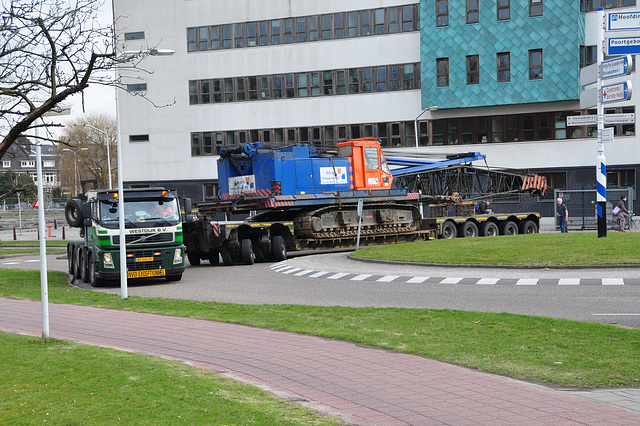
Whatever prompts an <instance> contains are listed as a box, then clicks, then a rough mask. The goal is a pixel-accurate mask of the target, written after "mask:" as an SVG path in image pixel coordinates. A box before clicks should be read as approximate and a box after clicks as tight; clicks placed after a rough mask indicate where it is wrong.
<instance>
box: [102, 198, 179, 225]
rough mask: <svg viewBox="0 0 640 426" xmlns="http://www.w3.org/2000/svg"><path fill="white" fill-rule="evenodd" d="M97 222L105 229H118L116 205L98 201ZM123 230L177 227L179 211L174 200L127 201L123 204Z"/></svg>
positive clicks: (110, 202)
mask: <svg viewBox="0 0 640 426" xmlns="http://www.w3.org/2000/svg"><path fill="white" fill-rule="evenodd" d="M99 214H100V217H99V218H98V220H99V222H100V223H101V224H102V225H103V226H104V227H105V228H112V229H117V228H118V203H117V202H116V203H114V202H112V201H102V200H101V201H100V212H99ZM124 222H125V228H149V227H154V226H167V225H177V224H178V223H179V222H180V210H179V208H178V201H177V199H175V198H171V199H164V200H128V199H125V203H124Z"/></svg>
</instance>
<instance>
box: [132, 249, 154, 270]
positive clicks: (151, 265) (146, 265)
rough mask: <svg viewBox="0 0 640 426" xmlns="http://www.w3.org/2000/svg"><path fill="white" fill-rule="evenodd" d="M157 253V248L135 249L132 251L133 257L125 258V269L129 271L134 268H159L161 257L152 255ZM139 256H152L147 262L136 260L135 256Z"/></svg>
mask: <svg viewBox="0 0 640 426" xmlns="http://www.w3.org/2000/svg"><path fill="white" fill-rule="evenodd" d="M154 253H157V250H145V251H136V252H134V253H133V258H128V259H127V269H128V270H130V271H136V270H145V269H161V268H162V257H161V256H154V255H153V254H154ZM141 257H153V260H152V261H148V262H136V261H135V259H136V258H141Z"/></svg>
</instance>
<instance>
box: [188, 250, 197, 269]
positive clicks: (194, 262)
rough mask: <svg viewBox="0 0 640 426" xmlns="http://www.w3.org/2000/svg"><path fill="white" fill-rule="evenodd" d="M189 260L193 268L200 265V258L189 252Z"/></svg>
mask: <svg viewBox="0 0 640 426" xmlns="http://www.w3.org/2000/svg"><path fill="white" fill-rule="evenodd" d="M187 259H189V264H190V265H191V266H198V265H199V264H200V256H198V255H197V254H193V253H189V252H187Z"/></svg>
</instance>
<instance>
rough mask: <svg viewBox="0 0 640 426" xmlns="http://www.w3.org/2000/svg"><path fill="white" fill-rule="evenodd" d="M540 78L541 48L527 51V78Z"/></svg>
mask: <svg viewBox="0 0 640 426" xmlns="http://www.w3.org/2000/svg"><path fill="white" fill-rule="evenodd" d="M540 78H542V49H534V50H530V51H529V79H530V80H535V79H540Z"/></svg>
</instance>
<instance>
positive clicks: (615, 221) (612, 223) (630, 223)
mask: <svg viewBox="0 0 640 426" xmlns="http://www.w3.org/2000/svg"><path fill="white" fill-rule="evenodd" d="M637 226H638V224H636V223H635V222H634V220H633V212H629V217H628V218H627V220H626V221H625V223H624V229H625V231H633V230H634V229H636V227H637ZM607 229H610V230H612V231H619V230H620V218H619V217H618V215H613V217H612V218H611V219H609V220H607Z"/></svg>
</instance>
